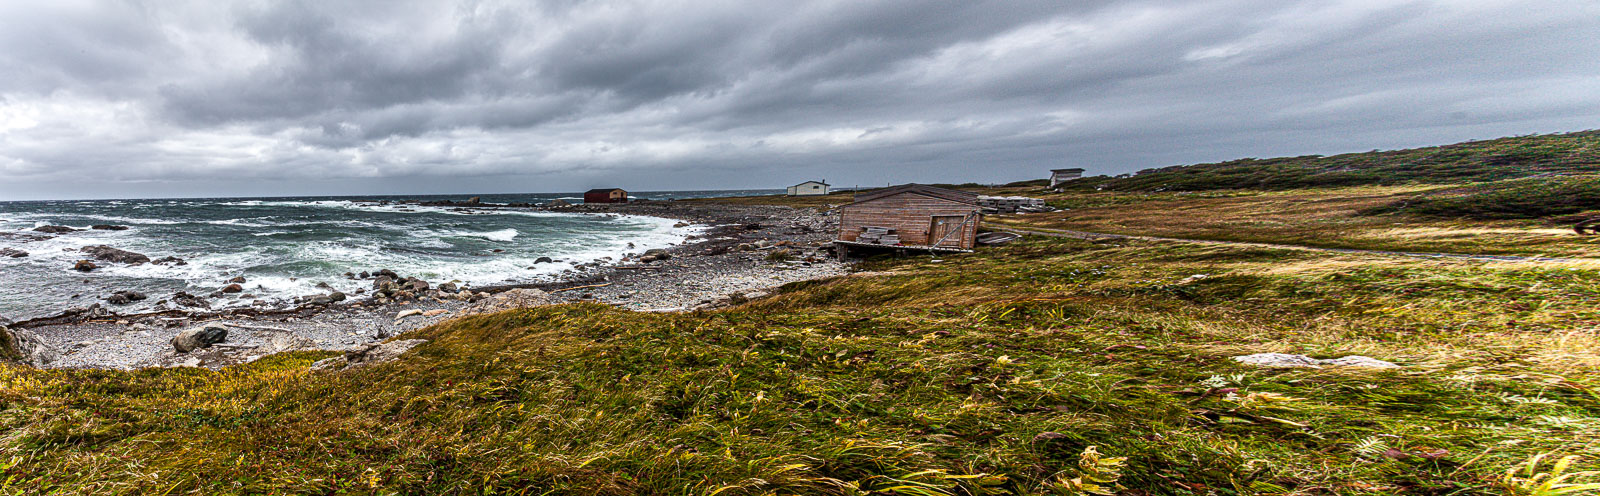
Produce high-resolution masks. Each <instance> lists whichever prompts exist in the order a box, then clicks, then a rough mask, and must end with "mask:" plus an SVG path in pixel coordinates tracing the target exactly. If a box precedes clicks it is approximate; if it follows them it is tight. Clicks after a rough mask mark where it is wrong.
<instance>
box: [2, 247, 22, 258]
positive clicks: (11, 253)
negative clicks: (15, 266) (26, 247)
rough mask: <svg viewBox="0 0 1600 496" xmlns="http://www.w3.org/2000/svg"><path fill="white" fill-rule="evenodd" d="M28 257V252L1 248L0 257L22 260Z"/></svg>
mask: <svg viewBox="0 0 1600 496" xmlns="http://www.w3.org/2000/svg"><path fill="white" fill-rule="evenodd" d="M26 256H28V252H25V251H22V250H16V249H11V248H0V257H11V258H22V257H26Z"/></svg>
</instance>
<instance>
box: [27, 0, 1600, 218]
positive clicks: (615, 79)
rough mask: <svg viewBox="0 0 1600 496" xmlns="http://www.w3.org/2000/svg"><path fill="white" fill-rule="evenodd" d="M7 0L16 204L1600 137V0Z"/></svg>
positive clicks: (899, 174) (774, 175) (964, 172)
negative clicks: (1527, 136)
mask: <svg viewBox="0 0 1600 496" xmlns="http://www.w3.org/2000/svg"><path fill="white" fill-rule="evenodd" d="M46 4H48V5H46V6H40V5H27V4H26V3H25V2H12V3H8V4H3V5H0V199H7V198H39V197H107V196H164V195H185V196H193V195H234V194H296V193H300V194H328V193H346V192H348V193H387V192H407V193H422V192H472V191H552V190H573V189H581V188H584V187H588V186H594V185H600V184H616V185H621V186H624V187H630V188H633V189H674V188H720V187H781V186H784V185H787V184H789V183H793V182H798V181H800V180H804V179H811V178H818V177H826V178H828V179H830V180H832V182H834V183H836V184H846V185H849V184H878V183H885V182H891V181H892V182H903V181H911V180H916V181H969V180H970V181H985V182H987V181H1009V180H1016V179H1025V178H1032V177H1039V176H1040V175H1041V173H1042V171H1043V170H1044V169H1047V168H1051V167H1063V166H1079V167H1087V168H1089V169H1090V170H1091V171H1093V172H1099V173H1120V172H1128V171H1132V170H1136V169H1140V168H1144V167H1151V166H1161V165H1170V164H1174V163H1185V162H1194V161H1205V160H1217V159H1227V158H1235V157H1241V156H1267V155H1276V154H1301V153H1333V152H1341V151H1352V150H1362V149H1371V148H1380V147H1382V148H1392V147H1403V146H1413V145H1422V144H1432V143H1442V142H1449V141H1455V140H1461V139H1469V138H1486V137H1495V136H1500V135H1506V134H1520V133H1530V132H1552V131H1563V130H1577V129H1587V128H1593V127H1600V126H1597V125H1596V123H1597V122H1600V120H1597V117H1600V57H1595V56H1594V55H1595V53H1596V48H1597V47H1596V40H1600V21H1597V19H1600V4H1596V3H1594V2H1587V1H1572V2H1559V1H1552V2H1512V1H1472V2H1469V1H1440V2H1426V1H1415V2H1403V1H1402V2H1397V1H1346V2H1328V1H1286V0H1271V1H1265V0H1263V1H1216V2H1192V1H1165V2H1164V1H1084V2H1060V1H1048V2H1028V1H1003V2H999V1H997V2H974V1H948V2H908V1H864V0H850V1H839V2H822V1H819V2H771V3H767V2H713V1H693V2H688V1H685V2H649V1H636V2H629V1H597V2H581V1H552V2H543V3H541V4H538V5H532V4H529V3H527V2H520V1H508V2H495V1H482V2H473V1H463V2H424V1H410V2H393V1H382V2H379V1H352V2H337V3H336V2H313V1H303V2H292V1H283V2H256V3H222V2H210V1H208V2H193V3H184V2H180V1H162V2H151V3H148V4H146V3H140V2H111V1H107V2H46Z"/></svg>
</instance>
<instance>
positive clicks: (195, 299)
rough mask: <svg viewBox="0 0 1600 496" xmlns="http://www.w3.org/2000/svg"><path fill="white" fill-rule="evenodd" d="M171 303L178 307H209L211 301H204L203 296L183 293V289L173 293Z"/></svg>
mask: <svg viewBox="0 0 1600 496" xmlns="http://www.w3.org/2000/svg"><path fill="white" fill-rule="evenodd" d="M172 303H173V304H176V305H178V306H180V307H198V308H211V302H208V301H206V299H205V298H201V297H199V296H195V295H192V294H189V293H185V292H183V291H179V292H177V293H173V295H172Z"/></svg>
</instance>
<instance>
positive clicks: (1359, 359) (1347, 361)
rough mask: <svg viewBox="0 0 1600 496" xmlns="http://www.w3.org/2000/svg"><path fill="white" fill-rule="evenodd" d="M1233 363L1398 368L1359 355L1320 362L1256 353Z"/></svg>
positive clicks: (1307, 358)
mask: <svg viewBox="0 0 1600 496" xmlns="http://www.w3.org/2000/svg"><path fill="white" fill-rule="evenodd" d="M1233 359H1234V361H1237V362H1239V363H1247V364H1250V365H1256V366H1260V367H1268V368H1312V369H1315V368H1322V367H1324V366H1332V367H1368V368H1394V367H1399V365H1395V364H1393V363H1390V362H1386V361H1383V360H1378V359H1376V358H1371V357H1364V356H1361V355H1350V356H1347V357H1342V358H1334V359H1328V360H1322V359H1317V358H1311V357H1309V356H1305V355H1291V354H1288V353H1257V354H1254V355H1243V356H1236V357H1233Z"/></svg>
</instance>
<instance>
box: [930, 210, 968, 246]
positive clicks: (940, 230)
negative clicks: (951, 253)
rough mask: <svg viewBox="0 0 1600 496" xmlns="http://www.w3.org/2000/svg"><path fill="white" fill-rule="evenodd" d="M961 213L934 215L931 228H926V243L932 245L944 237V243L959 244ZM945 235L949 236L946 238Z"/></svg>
mask: <svg viewBox="0 0 1600 496" xmlns="http://www.w3.org/2000/svg"><path fill="white" fill-rule="evenodd" d="M964 218H966V217H964V216H961V215H935V216H933V228H932V229H929V230H928V235H929V236H930V237H929V238H928V245H930V246H932V245H933V244H934V243H938V242H939V240H941V239H944V244H947V245H955V246H961V232H960V231H961V219H964ZM945 236H949V238H948V239H946V238H945Z"/></svg>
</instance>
